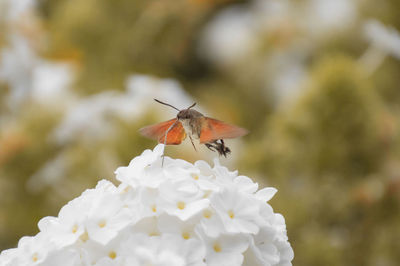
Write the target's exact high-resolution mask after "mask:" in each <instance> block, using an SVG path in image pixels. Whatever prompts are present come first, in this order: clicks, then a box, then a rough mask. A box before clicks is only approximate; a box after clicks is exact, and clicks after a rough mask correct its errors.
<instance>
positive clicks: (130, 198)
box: [0, 144, 293, 266]
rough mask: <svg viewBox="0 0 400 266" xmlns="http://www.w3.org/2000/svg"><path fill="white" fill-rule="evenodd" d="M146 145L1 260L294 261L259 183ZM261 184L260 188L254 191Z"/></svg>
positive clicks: (65, 264)
mask: <svg viewBox="0 0 400 266" xmlns="http://www.w3.org/2000/svg"><path fill="white" fill-rule="evenodd" d="M163 149H164V146H163V145H162V144H160V145H158V146H157V147H156V148H155V149H154V151H151V150H146V151H144V152H143V153H142V155H140V156H138V157H136V158H134V159H133V160H132V161H131V163H130V164H129V166H127V167H120V168H118V169H117V170H116V175H117V179H118V180H119V181H121V184H120V185H119V186H118V187H116V186H114V185H113V184H112V183H110V182H108V181H105V180H103V181H100V182H99V183H98V185H97V186H96V188H95V189H89V190H86V191H85V192H83V194H82V195H81V196H80V197H78V198H76V199H74V200H72V201H71V202H69V203H68V204H67V205H65V206H64V207H63V208H62V209H61V211H60V213H59V215H58V217H45V218H43V219H42V220H41V221H40V222H39V229H40V232H39V233H38V234H37V235H36V236H33V237H23V238H22V239H21V240H20V241H19V243H18V247H17V248H15V249H10V250H5V251H3V252H2V253H1V255H0V265H41V266H43V265H49V266H54V265H58V266H78V265H79V266H80V265H96V266H111V265H127V266H128V265H129V266H135V265H160V266H161V265H165V266H175V265H176V266H179V265H193V266H194V265H218V266H223V265H227V266H228V265H229V266H234V265H251V266H254V265H291V261H292V259H293V250H292V248H291V246H290V244H289V242H288V239H287V235H286V225H285V220H284V218H283V217H282V215H280V214H276V213H274V212H273V210H272V207H271V206H270V205H269V204H268V203H267V201H268V200H270V199H271V198H272V197H273V195H274V194H275V193H276V189H274V188H264V189H261V190H258V185H257V184H256V183H254V182H253V181H252V180H251V179H250V178H248V177H246V176H240V175H238V174H237V171H235V172H230V171H228V169H227V168H226V167H223V166H221V165H220V164H219V162H218V160H215V165H214V167H213V168H212V167H210V166H209V165H208V164H207V163H205V162H204V161H198V162H196V163H195V164H194V165H193V164H191V163H188V162H186V161H183V160H178V159H176V160H175V159H171V158H168V157H165V161H164V165H163V166H162V165H161V162H162V157H161V156H162V154H163ZM257 190H258V191H257Z"/></svg>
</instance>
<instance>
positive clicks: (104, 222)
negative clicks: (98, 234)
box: [98, 220, 106, 228]
mask: <svg viewBox="0 0 400 266" xmlns="http://www.w3.org/2000/svg"><path fill="white" fill-rule="evenodd" d="M98 226H99V227H100V228H103V227H104V226H106V221H104V220H103V221H100V222H99V223H98Z"/></svg>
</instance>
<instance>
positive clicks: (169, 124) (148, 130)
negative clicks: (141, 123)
mask: <svg viewBox="0 0 400 266" xmlns="http://www.w3.org/2000/svg"><path fill="white" fill-rule="evenodd" d="M168 129H169V131H168ZM167 131H168V135H167V141H166V144H167V145H178V144H181V142H182V140H184V139H185V138H186V133H185V129H184V128H183V126H182V123H181V122H179V121H178V120H177V119H176V118H174V119H171V120H168V121H165V122H161V123H158V124H155V125H150V126H147V127H143V128H141V129H139V132H140V134H142V135H143V136H145V137H148V138H150V139H154V140H157V141H158V142H159V143H164V141H165V134H166V133H167Z"/></svg>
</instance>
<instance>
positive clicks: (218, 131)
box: [200, 117, 249, 144]
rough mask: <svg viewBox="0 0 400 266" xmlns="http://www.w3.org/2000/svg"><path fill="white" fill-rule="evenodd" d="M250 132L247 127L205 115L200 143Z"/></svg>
mask: <svg viewBox="0 0 400 266" xmlns="http://www.w3.org/2000/svg"><path fill="white" fill-rule="evenodd" d="M247 133H249V132H248V131H247V130H246V129H244V128H241V127H237V126H234V125H230V124H227V123H225V122H222V121H219V120H217V119H213V118H209V117H203V118H202V127H201V133H200V143H202V144H203V143H208V142H212V141H214V140H218V139H232V138H238V137H241V136H244V135H246V134H247Z"/></svg>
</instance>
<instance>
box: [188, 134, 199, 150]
mask: <svg viewBox="0 0 400 266" xmlns="http://www.w3.org/2000/svg"><path fill="white" fill-rule="evenodd" d="M189 138H190V142H191V143H192V145H193V148H194V150H195V151H197V149H196V146H194V143H193V139H192V135H190V134H189Z"/></svg>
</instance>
